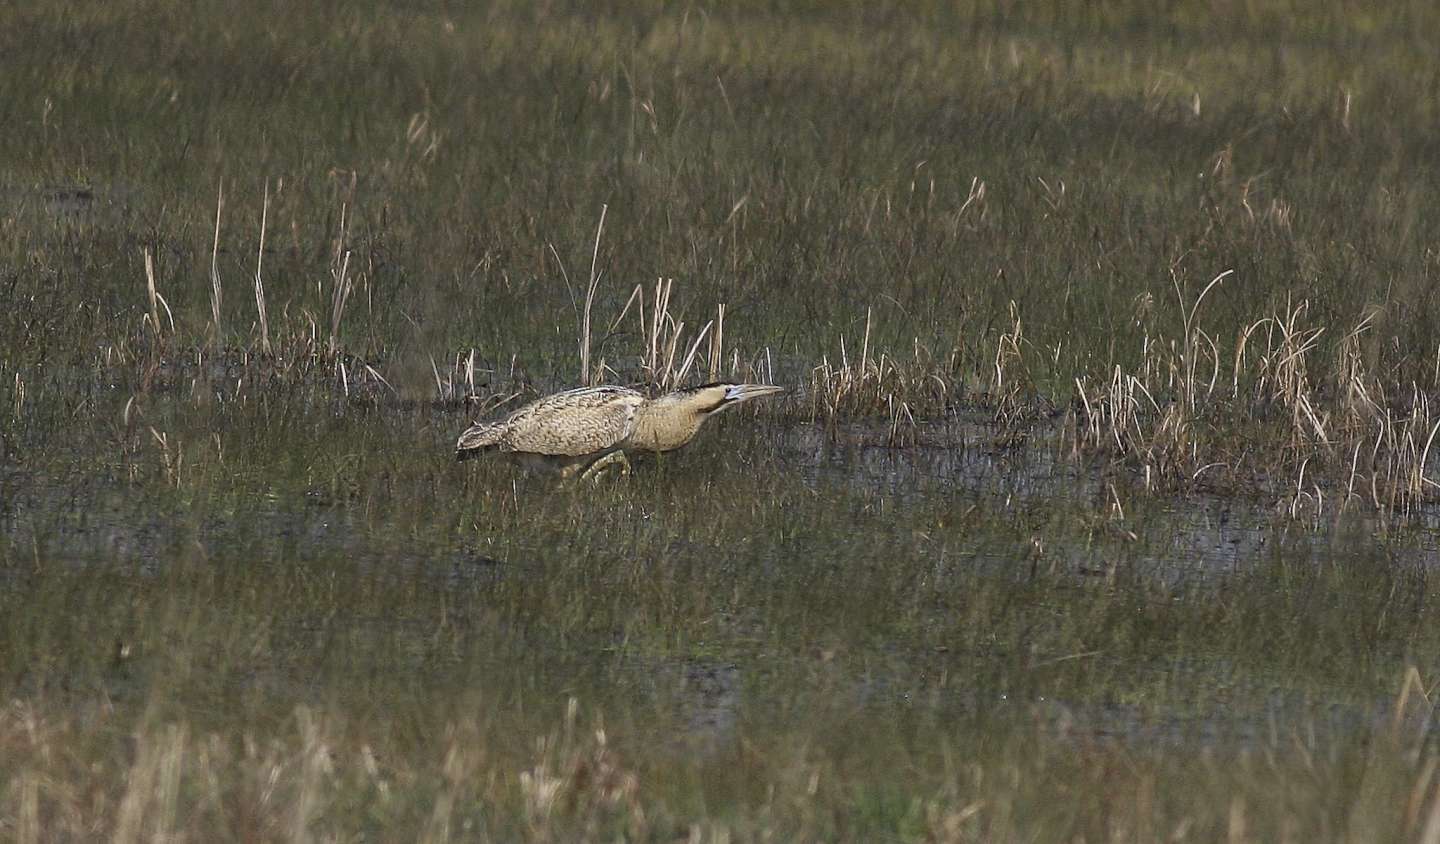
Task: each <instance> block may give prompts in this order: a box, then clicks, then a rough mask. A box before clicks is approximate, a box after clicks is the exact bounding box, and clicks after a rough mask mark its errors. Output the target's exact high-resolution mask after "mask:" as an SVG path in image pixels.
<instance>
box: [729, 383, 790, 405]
mask: <svg viewBox="0 0 1440 844" xmlns="http://www.w3.org/2000/svg"><path fill="white" fill-rule="evenodd" d="M783 392H785V388H784V387H776V386H774V385H773V384H731V385H729V386H727V387H726V388H725V402H724V405H723V406H725V407H728V406H730V405H732V404H739V403H741V402H744V401H749V400H750V399H758V398H760V397H761V396H773V395H774V394H776V393H783Z"/></svg>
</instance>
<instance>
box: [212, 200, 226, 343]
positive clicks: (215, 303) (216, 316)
mask: <svg viewBox="0 0 1440 844" xmlns="http://www.w3.org/2000/svg"><path fill="white" fill-rule="evenodd" d="M224 208H225V182H224V181H223V180H222V181H221V182H220V186H219V187H218V188H217V189H216V192H215V238H214V240H212V241H211V242H210V330H211V335H210V339H211V342H212V343H213V344H214V345H215V346H216V348H219V347H222V346H223V345H224V342H225V338H224V334H223V332H222V328H221V324H220V304H221V295H220V293H221V291H220V214H221V212H222V211H223V210H224Z"/></svg>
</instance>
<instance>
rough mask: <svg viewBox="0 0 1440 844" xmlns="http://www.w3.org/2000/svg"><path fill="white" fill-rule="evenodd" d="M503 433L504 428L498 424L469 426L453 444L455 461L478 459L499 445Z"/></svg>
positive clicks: (481, 423)
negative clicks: (487, 450)
mask: <svg viewBox="0 0 1440 844" xmlns="http://www.w3.org/2000/svg"><path fill="white" fill-rule="evenodd" d="M504 433H505V426H504V425H503V424H502V423H499V422H478V423H476V424H474V425H471V426H470V427H469V428H466V429H465V433H463V434H461V435H460V439H459V440H458V441H456V443H455V459H456V460H457V461H460V460H469V459H470V458H472V457H479V456H480V455H481V454H483V453H484V452H485V451H486V449H490V448H494V447H495V446H497V445H499V444H500V438H501V436H503V435H504Z"/></svg>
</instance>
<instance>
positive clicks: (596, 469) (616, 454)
mask: <svg viewBox="0 0 1440 844" xmlns="http://www.w3.org/2000/svg"><path fill="white" fill-rule="evenodd" d="M612 466H619V467H620V475H621V476H622V477H623V476H625V475H628V474H630V458H628V457H626V456H625V452H623V451H612V452H610V453H609V454H607V455H605V456H604V457H602V458H600V459H599V460H596V461H595V462H594V463H591V464H590V467H589V468H588V469H586V470H585V471H584V472H581V473H580V480H582V481H588V480H594V479H595V478H598V477H600V473H601V472H604V471H605V470H606V469H609V468H610V467H612Z"/></svg>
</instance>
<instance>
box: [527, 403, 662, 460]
mask: <svg viewBox="0 0 1440 844" xmlns="http://www.w3.org/2000/svg"><path fill="white" fill-rule="evenodd" d="M644 401H645V397H644V396H642V395H640V394H639V393H637V392H635V391H634V390H630V389H626V388H625V387H582V388H580V389H577V390H567V391H565V392H563V393H556V394H555V395H553V396H548V397H546V398H543V399H541V400H539V401H537V402H535V403H534V404H531V405H528V406H526V407H522V408H520V409H519V410H517V411H516V412H515V414H514V415H513V416H511V417H510V419H509V420H508V421H509V425H508V428H509V430H508V431H507V432H506V436H505V439H504V442H502V443H501V445H500V448H501V450H503V451H522V452H529V453H532V454H549V455H554V456H562V457H579V456H581V455H585V454H596V453H599V452H604V451H609V450H610V449H612V448H614V447H615V446H617V445H619V444H620V443H621V442H622V441H624V439H625V438H626V437H628V436H630V432H631V431H632V430H633V429H634V427H635V409H636V408H638V407H639V406H640V405H641V404H642V403H643V402H644Z"/></svg>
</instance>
